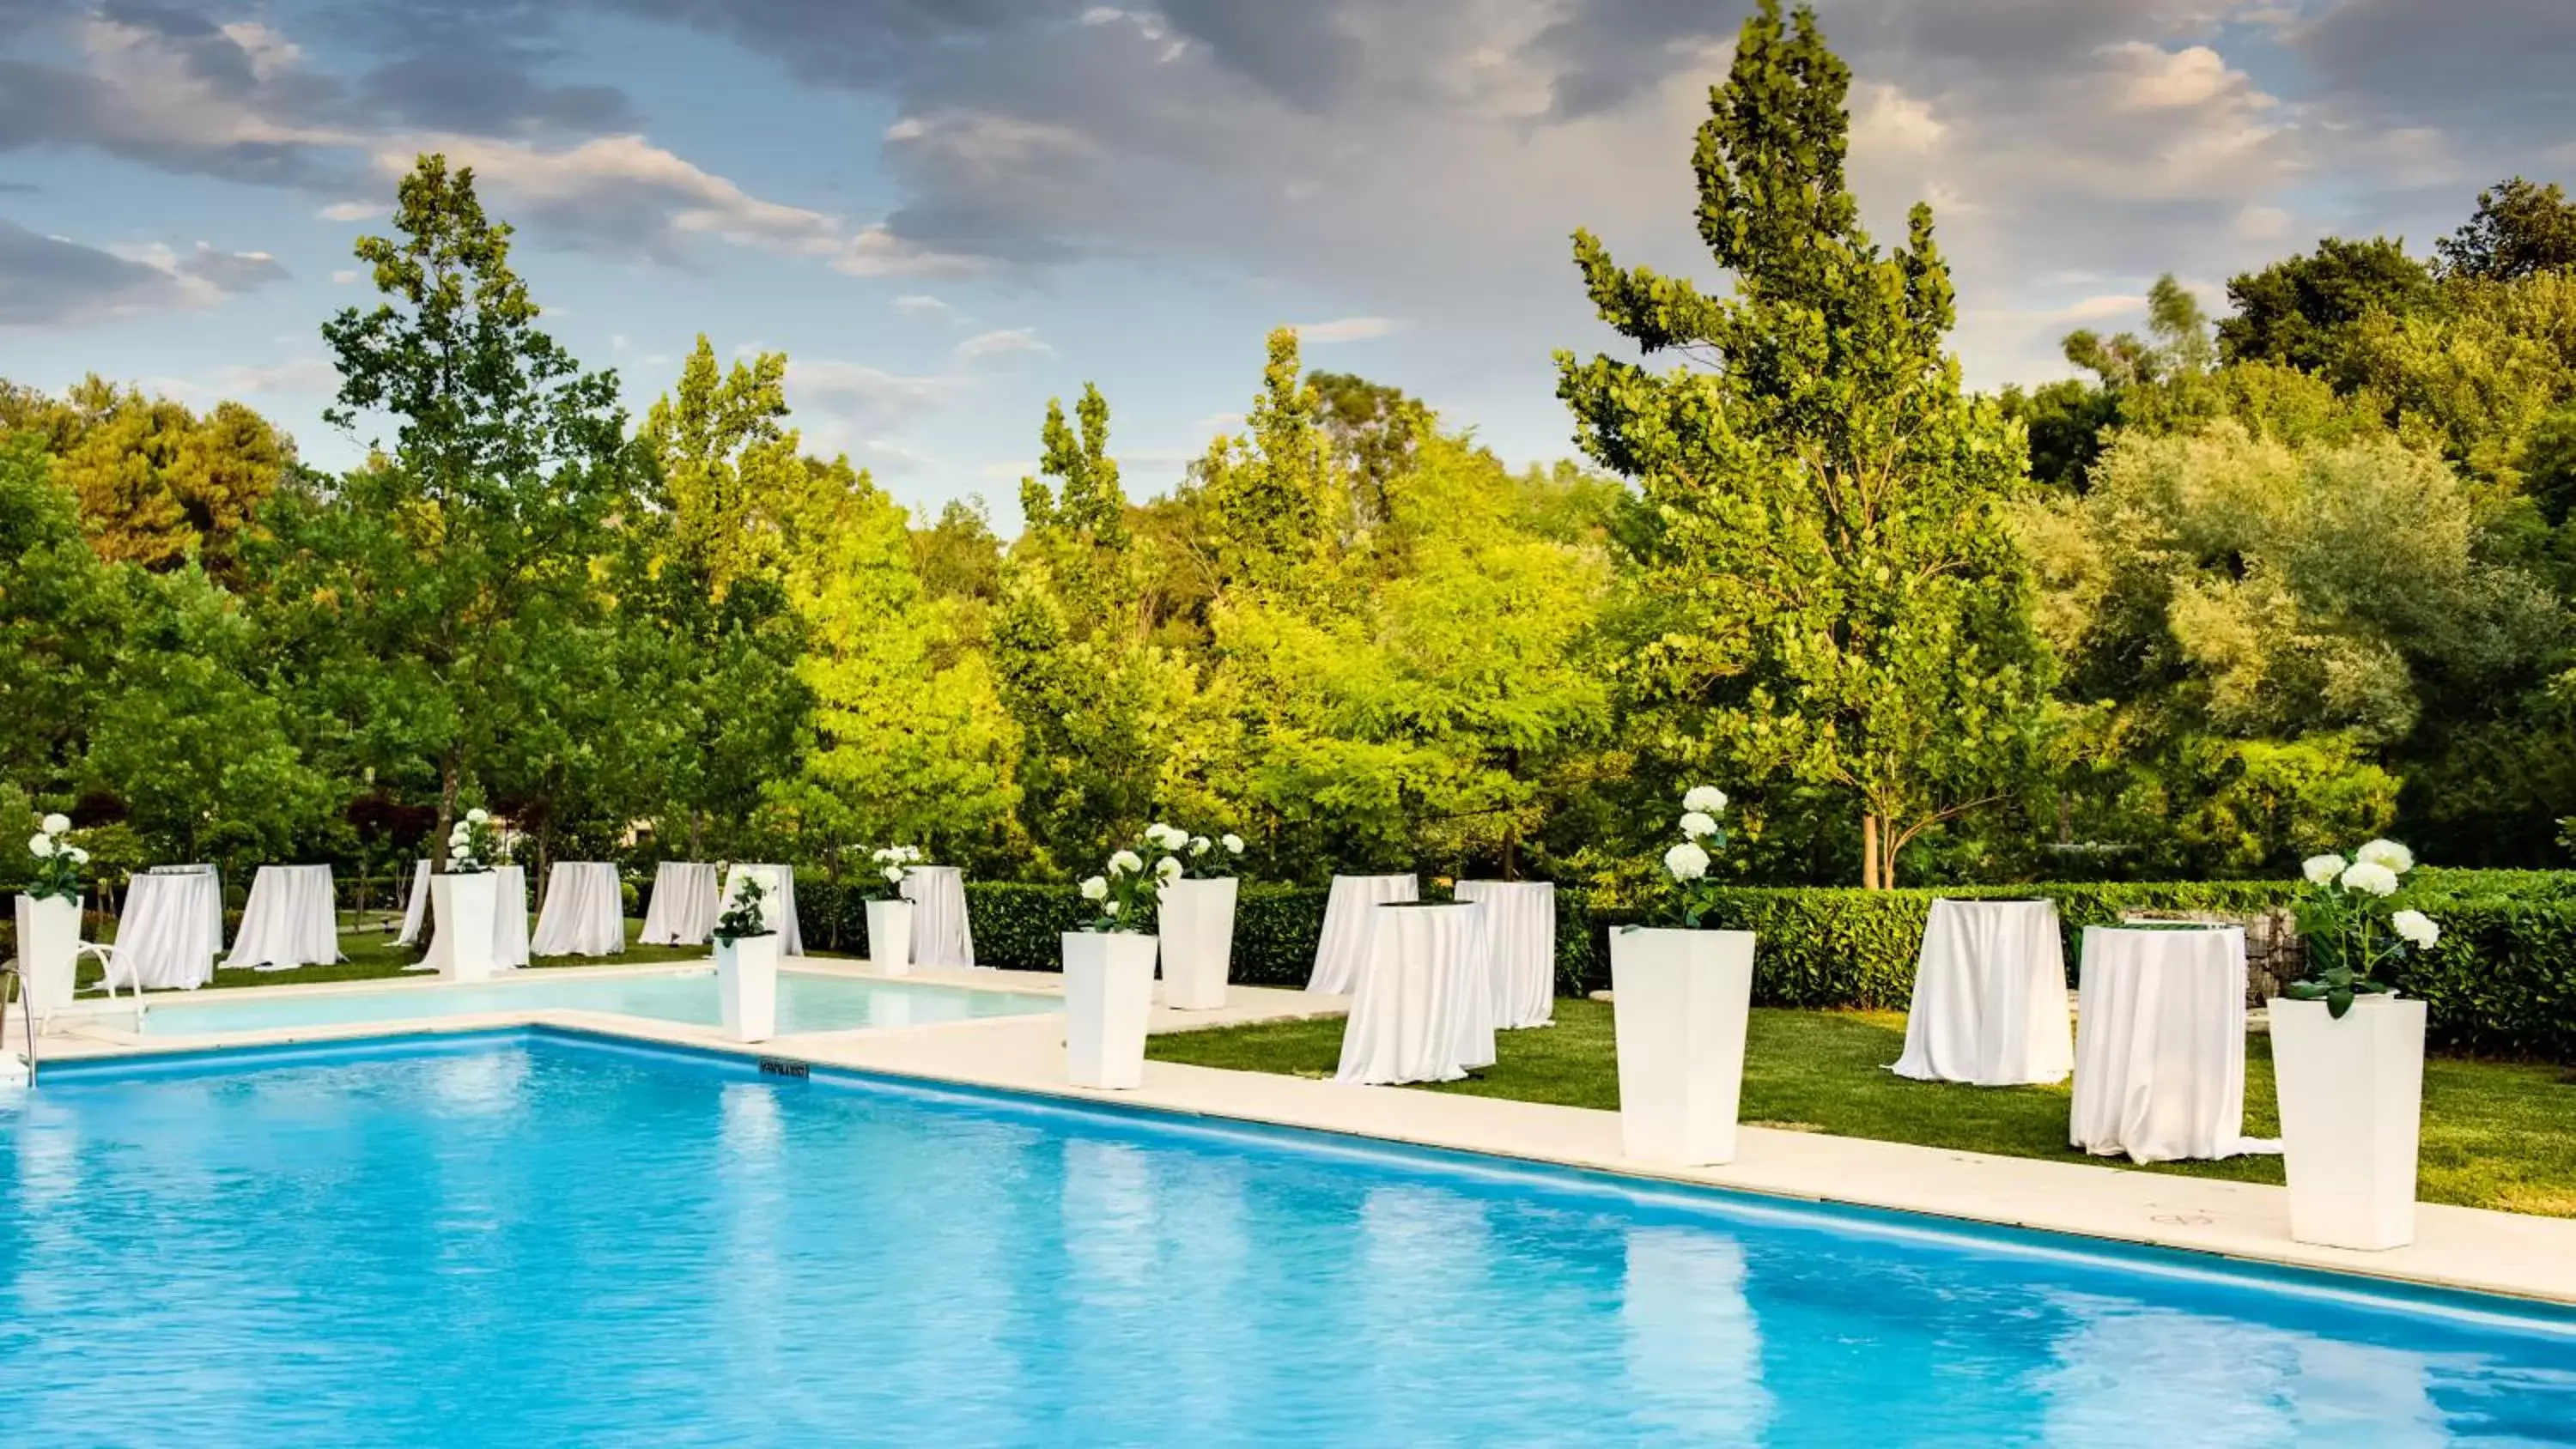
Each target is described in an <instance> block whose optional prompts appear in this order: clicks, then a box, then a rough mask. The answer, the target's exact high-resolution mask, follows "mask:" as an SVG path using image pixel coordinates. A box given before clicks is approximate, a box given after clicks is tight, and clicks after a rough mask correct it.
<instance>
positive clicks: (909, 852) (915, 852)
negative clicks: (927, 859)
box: [903, 845, 921, 861]
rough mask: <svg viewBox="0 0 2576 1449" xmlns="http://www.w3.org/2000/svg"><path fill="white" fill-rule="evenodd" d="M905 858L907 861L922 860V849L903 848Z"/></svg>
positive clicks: (917, 847)
mask: <svg viewBox="0 0 2576 1449" xmlns="http://www.w3.org/2000/svg"><path fill="white" fill-rule="evenodd" d="M903 858H904V859H905V860H906V861H916V860H919V859H921V847H920V846H918V845H907V846H905V847H904V848H903Z"/></svg>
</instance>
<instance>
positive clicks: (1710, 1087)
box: [1610, 928, 1753, 1167]
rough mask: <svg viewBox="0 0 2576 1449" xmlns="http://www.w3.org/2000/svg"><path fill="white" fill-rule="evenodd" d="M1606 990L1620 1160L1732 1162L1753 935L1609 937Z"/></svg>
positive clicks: (1647, 931)
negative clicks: (1623, 1155) (1615, 1060)
mask: <svg viewBox="0 0 2576 1449" xmlns="http://www.w3.org/2000/svg"><path fill="white" fill-rule="evenodd" d="M1610 993H1611V1005H1612V1011H1613V1022H1614V1025H1615V1029H1616V1032H1617V1037H1618V1051H1619V1135H1620V1138H1621V1142H1622V1145H1623V1147H1624V1149H1625V1151H1626V1152H1627V1155H1628V1156H1630V1157H1632V1158H1635V1159H1637V1160H1638V1161H1640V1162H1660V1163H1665V1164H1667V1165H1671V1166H1676V1167H1704V1166H1710V1165H1713V1164H1716V1163H1721V1162H1732V1161H1734V1160H1735V1109H1736V1102H1737V1099H1738V1097H1740V1096H1741V1095H1742V1092H1743V1088H1744V1023H1745V1014H1746V1012H1747V1011H1749V1010H1750V1009H1751V1007H1752V1004H1753V933H1752V932H1751V931H1679V930H1660V929H1652V928H1640V929H1637V930H1633V931H1617V930H1614V931H1612V932H1611V933H1610Z"/></svg>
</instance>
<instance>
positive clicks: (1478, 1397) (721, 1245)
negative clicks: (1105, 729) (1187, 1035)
mask: <svg viewBox="0 0 2576 1449" xmlns="http://www.w3.org/2000/svg"><path fill="white" fill-rule="evenodd" d="M0 1197H5V1201H0V1220H5V1224H6V1233H5V1236H0V1426H5V1428H6V1432H7V1434H8V1436H9V1439H10V1441H11V1442H14V1443H23V1444H29V1445H46V1446H71V1445H92V1444H97V1445H108V1444H117V1445H130V1444H156V1445H158V1444H218V1445H232V1444H242V1445H262V1446H268V1445H355V1444H385V1445H480V1444H508V1445H552V1444H575V1443H580V1444H609V1445H634V1444H690V1445H695V1444H709V1445H713V1444H727V1445H732V1444H771V1445H789V1444H802V1445H839V1444H905V1445H935V1446H953V1445H985V1444H1112V1443H1115V1444H1181V1445H1229V1444H1256V1443H1259V1444H1366V1445H1382V1446H1411V1445H1440V1444H1457V1445H1490V1444H1533V1443H1555V1444H1566V1443H1579V1444H1629V1443H1675V1444H1682V1443H1689V1444H1727V1445H1753V1444H1775V1445H1840V1444H1859V1445H1872V1446H1885V1445H1933V1444H1938V1445H1961V1446H1997V1445H2022V1444H2032V1445H2037V1444H2064V1445H2085V1446H2093V1445H2129V1444H2153V1445H2157V1446H2162V1449H2173V1446H2183V1445H2193V1446H2198V1445H2263V1446H2271V1445H2285V1444H2328V1445H2405V1446H2413V1445H2435V1444H2448V1443H2478V1444H2499V1445H2501V1444H2521V1445H2529V1444H2555V1443H2570V1442H2576V1318H2571V1317H2569V1316H2566V1315H2554V1314H2550V1313H2547V1312H2543V1311H2540V1310H2524V1309H2518V1308H2515V1307H2513V1306H2511V1305H2507V1304H2503V1303H2500V1302H2482V1301H2479V1300H2459V1299H2440V1298H2431V1297H2421V1298H2418V1297H2396V1298H2390V1297H2382V1296H2379V1295H2377V1294H2375V1293H2373V1292H2371V1291H2370V1290H2366V1289H2361V1288H2359V1287H2357V1286H2354V1285H2350V1284H2346V1283H2342V1282H2340V1281H2339V1280H2329V1279H2319V1278H2300V1277H2296V1276H2292V1275H2283V1274H2274V1275H2252V1274H2247V1275H2240V1274H2237V1273H2235V1272H2232V1271H2219V1270H2217V1269H2216V1268H2214V1267H2212V1266H2210V1265H2207V1264H2203V1263H2200V1262H2199V1260H2192V1259H2185V1258H2182V1257H2178V1256H2166V1255H2155V1254H2146V1253H2136V1254H2125V1255H2100V1254H2092V1253H2087V1252H2083V1251H2079V1250H2075V1249H2073V1248H2072V1247H2071V1246H2070V1245H2069V1244H2068V1243H2067V1242H2066V1241H2065V1240H2056V1239H2044V1238H2036V1237H2028V1236H2018V1235H2011V1234H2003V1233H1976V1234H1969V1233H1956V1232H1954V1233H1942V1232H1934V1231H1928V1230H1924V1229H1923V1227H1922V1225H1921V1224H1919V1223H1917V1224H1914V1225H1913V1226H1908V1225H1907V1224H1908V1223H1909V1222H1910V1221H1911V1220H1907V1219H1902V1218H1897V1217H1893V1216H1884V1215H1868V1214H1860V1213H1850V1212H1837V1211H1828V1210H1811V1209H1805V1208H1795V1207H1782V1206H1778V1205H1770V1204H1762V1203H1758V1202H1751V1201H1747V1200H1741V1199H1730V1198H1726V1197H1722V1196H1717V1195H1700V1194H1692V1193H1686V1192H1681V1191H1677V1190H1660V1191H1659V1190H1650V1189H1642V1188H1637V1187H1634V1186H1633V1185H1623V1184H1619V1183H1617V1182H1615V1181H1614V1180H1611V1179H1606V1178H1586V1177H1582V1176H1578V1175H1574V1174H1561V1173H1556V1172H1552V1171H1545V1170H1537V1169H1519V1168H1506V1167H1500V1166H1492V1165H1488V1166H1482V1167H1480V1166H1478V1165H1476V1164H1475V1163H1474V1162H1473V1160H1471V1159H1463V1158H1436V1157H1431V1156H1428V1155H1425V1154H1415V1153H1409V1152H1405V1151H1401V1150H1397V1149H1381V1148H1370V1147H1359V1146H1351V1145H1348V1144H1337V1141H1336V1139H1327V1138H1314V1137H1304V1136H1299V1135H1295V1134H1287V1133H1274V1132H1267V1131H1259V1130H1251V1129H1228V1128H1212V1127H1209V1126H1206V1125H1204V1124H1195V1125H1193V1124H1188V1123H1175V1122H1167V1121H1164V1120H1161V1119H1155V1118H1151V1117H1147V1116H1144V1115H1141V1114H1122V1113H1112V1112H1096V1111H1091V1110H1087V1109H1081V1108H1066V1107H1054V1106H1047V1105H1042V1104H1034V1103H1024V1102H1017V1101H1012V1100H1009V1099H998V1098H983V1097H972V1096H966V1095H963V1094H949V1093H934V1092H925V1091H920V1090H913V1089H906V1088H901V1087H891V1086H885V1085H881V1084H870V1083H865V1082H859V1081H855V1080H851V1081H841V1080H825V1079H824V1078H823V1077H821V1076H820V1075H818V1076H817V1077H816V1078H815V1079H812V1080H808V1081H781V1080H777V1079H774V1078H762V1077H757V1076H755V1075H753V1074H752V1072H751V1071H750V1070H749V1069H748V1068H747V1067H745V1066H742V1065H739V1064H735V1065H719V1064H716V1063H713V1062H711V1061H700V1060H694V1059H683V1058H674V1057H671V1056H668V1055H659V1054H652V1055H648V1054H645V1053H642V1052H639V1051H634V1050H628V1049H621V1048H616V1047H611V1046H606V1045H597V1044H590V1043H587V1042H583V1041H579V1040H565V1039H561V1038H558V1037H555V1036H552V1035H548V1034H535V1035H519V1036H511V1037H506V1038H500V1039H491V1038H486V1039H482V1040H480V1041H467V1042H462V1043H450V1044H448V1045H446V1046H444V1047H433V1046H431V1045H429V1044H427V1043H426V1042H423V1041H417V1040H416V1041H415V1043H414V1044H411V1045H396V1046H392V1047H388V1048H383V1049H379V1050H377V1051H375V1052H373V1053H370V1054H365V1055H362V1056H359V1057H356V1058H354V1059H351V1058H342V1057H313V1056H307V1057H305V1058H300V1059H299V1058H296V1057H293V1056H287V1057H279V1058H271V1059H267V1061H266V1062H265V1064H261V1063H259V1062H254V1063H252V1064H251V1065H250V1066H249V1067H248V1068H246V1069H245V1068H244V1067H242V1066H239V1065H233V1066H229V1067H227V1066H222V1065H216V1066H210V1067H207V1068H204V1069H196V1070H192V1069H190V1068H187V1067H184V1066H183V1067H181V1068H179V1069H177V1070H175V1071H174V1070H172V1069H168V1068H164V1069H160V1070H158V1071H156V1072H155V1073H154V1074H152V1075H147V1076H135V1075H117V1074H114V1073H104V1074H102V1073H96V1072H84V1071H80V1070H65V1071H63V1072H61V1073H60V1074H59V1075H57V1076H56V1077H55V1078H54V1080H53V1081H51V1082H49V1083H48V1084H47V1085H46V1086H44V1087H43V1088H41V1089H40V1090H39V1091H37V1092H36V1093H34V1094H33V1095H32V1096H26V1097H22V1098H20V1099H18V1100H17V1101H15V1102H11V1103H6V1104H0Z"/></svg>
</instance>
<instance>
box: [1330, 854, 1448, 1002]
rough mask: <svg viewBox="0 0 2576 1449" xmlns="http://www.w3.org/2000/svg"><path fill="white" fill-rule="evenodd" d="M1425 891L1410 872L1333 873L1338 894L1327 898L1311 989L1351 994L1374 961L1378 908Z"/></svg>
mask: <svg viewBox="0 0 2576 1449" xmlns="http://www.w3.org/2000/svg"><path fill="white" fill-rule="evenodd" d="M1421 894H1422V886H1421V883H1420V882H1418V881H1416V880H1415V879H1414V878H1413V877H1412V876H1409V875H1337V876H1335V877H1333V890H1332V894H1330V895H1328V896H1326V897H1325V898H1324V934H1323V936H1322V938H1321V939H1319V940H1317V941H1316V943H1315V971H1314V974H1313V975H1311V976H1309V977H1307V978H1306V989H1307V990H1309V991H1320V992H1323V993H1325V994H1327V995H1331V996H1348V995H1350V994H1351V992H1352V990H1353V989H1354V988H1355V987H1357V986H1358V984H1359V979H1360V968H1361V967H1362V966H1363V965H1365V964H1366V963H1367V961H1368V959H1369V931H1370V929H1371V925H1372V921H1373V918H1374V917H1375V916H1376V913H1377V908H1378V907H1379V906H1382V905H1385V904H1386V903H1388V902H1390V901H1410V900H1416V899H1419V898H1420V897H1421Z"/></svg>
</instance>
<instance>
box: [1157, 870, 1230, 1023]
mask: <svg viewBox="0 0 2576 1449" xmlns="http://www.w3.org/2000/svg"><path fill="white" fill-rule="evenodd" d="M1235 886H1236V881H1235V878H1234V877H1233V876H1230V875H1228V876H1214V877H1210V878H1208V879H1205V880H1190V879H1187V878H1184V879H1181V880H1176V881H1173V882H1172V883H1171V884H1169V885H1167V886H1165V887H1163V890H1162V920H1161V929H1162V942H1163V1004H1164V1005H1165V1006H1168V1007H1171V1008H1172V1009H1174V1010H1175V1011H1214V1010H1216V1009H1217V1008H1219V1007H1221V1006H1223V1005H1225V981H1226V975H1227V973H1228V972H1230V971H1231V970H1233V968H1234V896H1235Z"/></svg>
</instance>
